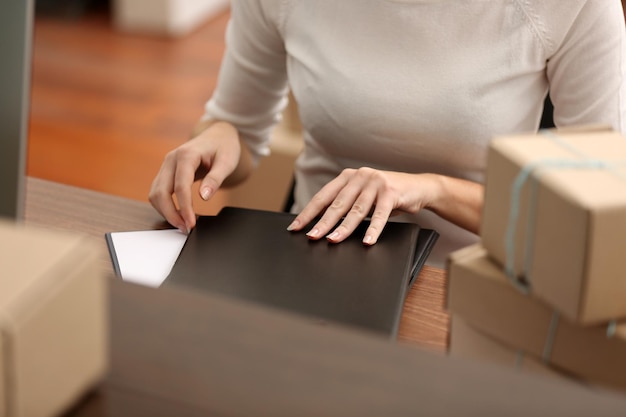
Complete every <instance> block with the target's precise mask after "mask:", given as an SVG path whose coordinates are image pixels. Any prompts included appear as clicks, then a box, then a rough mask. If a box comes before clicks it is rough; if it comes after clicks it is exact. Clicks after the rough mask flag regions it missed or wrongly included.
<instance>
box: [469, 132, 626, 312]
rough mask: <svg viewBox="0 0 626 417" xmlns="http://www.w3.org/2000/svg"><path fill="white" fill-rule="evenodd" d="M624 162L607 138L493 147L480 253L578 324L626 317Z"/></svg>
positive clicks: (621, 142)
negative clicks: (524, 176) (484, 251)
mask: <svg viewBox="0 0 626 417" xmlns="http://www.w3.org/2000/svg"><path fill="white" fill-rule="evenodd" d="M625 162H626V138H624V137H623V136H621V135H620V134H618V133H614V132H610V131H595V132H584V131H578V132H556V133H554V132H547V133H544V134H541V133H540V134H538V135H526V136H514V137H505V138H496V139H494V140H493V141H492V143H491V145H490V148H489V153H488V160H487V172H486V186H485V202H484V211H483V223H482V226H481V237H482V240H483V245H484V246H485V248H487V251H488V252H489V254H490V255H491V256H492V257H493V258H494V259H495V260H496V261H497V262H498V263H500V264H501V265H503V266H504V267H505V268H508V267H510V271H511V272H512V274H511V275H512V276H517V277H523V278H524V279H526V280H527V281H528V282H529V283H530V287H531V291H532V292H533V293H534V294H535V295H536V296H537V297H539V298H541V299H543V300H545V301H546V302H547V303H549V304H550V305H552V306H554V307H556V308H557V309H558V310H559V311H560V312H561V313H563V314H564V315H565V316H567V317H568V318H569V319H571V320H573V321H576V322H578V323H582V324H599V323H603V322H607V321H609V320H611V319H614V318H620V317H626V279H624V272H625V271H626V256H624V254H623V248H625V247H626V164H625ZM602 164H604V165H602ZM523 170H524V171H523ZM522 171H523V172H525V173H529V177H528V179H527V180H526V181H523V180H521V178H522V177H518V174H520V173H521V172H522ZM516 179H517V180H520V181H519V182H518V183H517V184H516V183H515V181H516ZM518 191H519V193H518ZM517 211H518V212H519V215H518V216H517V218H516V217H515V213H516V212H517ZM509 228H510V230H509Z"/></svg>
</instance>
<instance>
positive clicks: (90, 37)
mask: <svg viewBox="0 0 626 417" xmlns="http://www.w3.org/2000/svg"><path fill="white" fill-rule="evenodd" d="M227 20H228V13H225V14H223V15H221V16H218V17H217V18H215V19H214V20H212V21H211V22H208V23H207V24H205V25H204V26H203V27H201V28H199V29H198V30H196V31H195V32H194V33H192V34H190V35H188V36H187V37H185V38H182V39H167V38H155V37H149V36H137V35H129V34H122V33H119V32H117V31H115V30H114V29H113V27H112V24H111V19H110V17H109V13H108V12H103V11H100V12H96V13H93V12H92V13H90V14H88V15H86V16H83V17H81V18H79V19H75V20H68V19H63V18H60V17H59V18H56V17H41V16H38V17H37V18H36V20H35V38H34V53H33V77H32V103H31V118H30V142H29V152H28V174H29V175H30V176H34V177H38V178H44V179H50V180H54V181H58V182H61V183H65V184H71V185H77V186H80V187H85V188H89V189H93V190H97V191H103V192H107V193H110V194H116V195H120V196H124V197H129V198H132V199H136V200H143V201H147V194H148V190H149V187H150V183H151V181H152V178H153V177H154V175H155V174H156V172H157V170H158V167H159V166H160V164H161V161H162V159H163V156H164V155H165V154H166V153H167V151H169V150H170V149H172V148H174V147H176V146H177V145H178V144H180V143H182V142H183V141H185V140H186V139H187V138H188V136H189V132H190V130H191V128H192V126H193V124H194V123H195V121H196V120H197V118H198V117H199V116H200V114H201V113H202V109H203V105H204V103H205V101H206V100H207V98H208V97H209V96H210V94H211V92H212V91H213V88H214V86H215V82H216V77H217V73H218V68H219V63H220V60H221V57H222V53H223V50H224V36H223V35H224V30H225V27H226V22H227Z"/></svg>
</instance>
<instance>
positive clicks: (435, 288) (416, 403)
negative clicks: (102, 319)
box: [26, 179, 626, 417]
mask: <svg viewBox="0 0 626 417" xmlns="http://www.w3.org/2000/svg"><path fill="white" fill-rule="evenodd" d="M26 223H28V224H33V225H39V226H47V227H53V228H58V229H65V230H73V231H78V232H82V233H86V234H87V235H90V236H92V237H93V239H95V240H97V241H99V242H100V243H101V244H102V245H103V246H104V245H105V243H104V237H103V234H104V233H105V232H107V231H112V230H132V229H152V228H162V227H167V225H165V224H164V223H163V222H162V220H161V219H160V218H159V216H158V215H157V214H156V213H155V212H154V211H153V210H152V209H151V208H150V207H149V206H148V205H147V204H142V203H138V202H134V201H128V200H125V199H121V198H116V197H111V196H106V195H102V194H99V193H95V192H91V191H86V190H79V189H76V188H73V187H67V186H63V185H59V184H54V183H50V182H46V181H41V180H35V179H29V181H28V198H27V205H26ZM103 249H104V248H103ZM104 254H106V252H103V255H104ZM102 264H103V268H106V269H107V270H109V271H111V266H110V262H109V260H108V258H107V257H105V256H103V259H102ZM109 282H110V297H109V299H110V307H111V314H110V320H111V325H110V329H111V332H110V336H111V337H110V339H111V341H110V359H111V363H110V371H109V375H108V376H107V378H106V380H105V381H104V382H103V383H102V384H101V386H99V387H96V389H94V390H93V391H91V392H90V393H88V394H87V395H86V397H85V398H83V400H82V401H81V402H80V403H79V404H77V405H76V406H75V407H74V408H73V409H71V410H68V412H67V413H66V416H67V417H96V416H99V417H102V416H107V417H118V416H119V417H122V416H132V417H141V416H150V417H161V416H162V417H171V416H176V417H185V416H189V417H198V416H229V417H244V416H255V417H263V416H268V417H269V416H272V417H277V416H278V417H280V416H290V417H291V416H294V415H297V416H299V415H306V416H311V417H317V416H320V417H321V416H342V417H351V416H354V417H356V416H358V417H364V416H381V415H393V416H414V415H428V416H461V415H462V416H468V415H472V416H474V415H475V416H486V415H507V416H520V417H521V416H524V417H525V416H529V415H549V416H565V415H566V416H589V415H597V416H620V415H623V412H624V410H626V399H625V398H624V397H623V396H616V395H613V394H610V393H606V392H599V391H593V390H587V389H584V388H582V387H581V386H578V385H573V384H572V385H570V384H566V383H562V382H559V381H557V380H556V379H539V378H537V377H534V376H531V375H528V374H522V373H515V372H514V371H513V370H510V369H504V368H499V367H495V366H488V365H484V364H478V363H471V362H467V361H461V360H456V359H451V358H448V357H446V356H445V355H442V354H438V353H434V352H428V351H426V350H424V349H415V348H413V347H411V346H405V345H406V344H416V345H421V346H425V347H428V348H430V349H431V350H432V349H435V350H439V351H441V350H442V349H443V348H444V346H445V341H446V334H447V322H448V320H447V317H446V314H445V312H444V311H443V289H444V274H443V273H442V271H440V270H435V269H430V268H427V269H426V270H425V271H424V273H423V274H422V275H421V276H420V279H419V281H418V282H417V283H416V285H415V286H414V288H413V290H412V291H411V294H410V295H409V299H408V300H407V306H406V308H405V310H404V317H403V324H402V329H401V333H400V338H401V339H402V341H403V342H406V343H402V344H393V343H389V341H388V340H386V339H383V338H380V337H374V336H373V335H372V334H370V333H365V332H360V331H357V330H355V329H352V328H342V327H339V326H335V325H328V326H320V325H318V324H315V323H312V322H311V321H310V320H303V319H302V318H301V317H298V316H295V315H290V314H284V313H279V312H277V311H275V310H273V309H270V308H267V307H262V306H258V305H253V304H249V303H245V302H241V301H235V300H230V299H227V298H226V297H220V296H217V295H213V294H207V293H203V294H196V293H193V292H191V291H188V290H187V291H185V290H183V289H180V288H172V287H170V288H161V289H153V288H146V287H141V286H137V285H133V284H128V283H125V282H122V281H121V280H114V279H111V280H110V281H109ZM59 383H62V375H59Z"/></svg>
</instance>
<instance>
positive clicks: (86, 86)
mask: <svg viewBox="0 0 626 417" xmlns="http://www.w3.org/2000/svg"><path fill="white" fill-rule="evenodd" d="M625 2H626V0H622V4H624V3H625ZM228 18H229V0H36V18H35V36H34V45H33V73H32V103H31V118H30V142H29V153H28V174H29V175H30V176H33V177H38V178H43V179H49V180H53V181H57V182H61V183H65V184H70V185H76V186H80V187H84V188H89V189H92V190H96V191H102V192H105V193H109V194H115V195H119V196H123V197H127V198H131V199H135V200H141V201H147V196H148V191H149V189H150V184H151V182H152V179H153V178H154V176H155V174H156V173H157V171H158V168H159V166H160V164H161V161H162V160H163V157H164V156H165V154H166V153H167V152H168V151H169V150H171V149H173V148H175V147H176V146H178V145H179V144H181V143H183V142H184V141H186V140H187V139H188V138H189V135H190V132H191V129H192V127H193V125H194V124H195V122H196V121H197V119H198V117H200V115H201V113H202V110H203V106H204V103H205V102H206V100H207V99H208V98H209V97H210V95H211V93H212V91H213V89H214V87H215V82H216V79H217V74H218V70H219V64H220V60H221V57H222V54H223V52H224V31H225V28H226V24H227V21H228ZM296 114H297V108H296V106H295V103H294V102H293V101H292V102H291V103H290V106H289V107H288V109H287V111H286V114H285V116H286V117H285V118H284V121H283V124H281V125H280V126H278V128H277V130H276V132H275V135H274V138H273V141H272V156H271V157H270V158H266V159H264V160H263V161H262V163H261V166H260V167H259V169H258V170H257V172H255V174H254V176H253V177H252V178H251V179H250V180H249V181H248V182H247V183H246V184H244V185H243V186H240V187H238V188H237V189H235V190H230V191H223V192H221V193H220V194H219V195H218V196H216V197H215V198H214V199H213V201H212V202H210V203H206V202H202V201H199V199H197V200H196V211H197V212H198V213H200V214H213V213H215V212H217V211H218V210H219V208H221V207H222V206H223V205H226V204H229V205H236V206H243V207H252V208H260V209H268V210H281V209H283V208H284V205H285V200H286V198H287V197H286V196H287V195H288V192H289V189H290V186H291V179H292V173H293V172H292V168H293V161H294V159H295V157H296V155H297V154H298V153H299V151H300V149H301V135H300V126H299V123H298V120H297V115H296Z"/></svg>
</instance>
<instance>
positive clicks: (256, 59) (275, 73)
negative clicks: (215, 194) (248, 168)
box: [203, 0, 288, 161]
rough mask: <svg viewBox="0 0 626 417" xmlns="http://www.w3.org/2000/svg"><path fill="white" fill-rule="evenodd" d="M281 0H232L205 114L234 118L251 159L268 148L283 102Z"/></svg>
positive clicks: (284, 70)
mask: <svg viewBox="0 0 626 417" xmlns="http://www.w3.org/2000/svg"><path fill="white" fill-rule="evenodd" d="M280 13H281V1H280V0H237V1H233V2H232V3H231V17H230V21H229V23H228V26H227V29H226V51H225V54H224V57H223V58H222V63H221V67H220V74H219V77H218V81H217V86H216V89H215V91H214V92H213V95H212V97H211V98H210V99H209V101H208V102H207V103H206V105H205V113H204V115H203V119H204V120H223V121H227V122H230V123H232V124H233V125H234V126H235V127H236V128H237V130H238V131H239V134H240V136H241V138H242V139H243V140H244V141H245V142H246V144H247V145H248V146H249V147H250V150H251V151H252V154H253V156H254V157H255V160H256V161H258V159H259V157H261V156H263V155H267V154H269V140H270V134H271V132H272V128H273V127H274V125H275V124H276V123H277V122H278V121H279V120H280V116H281V112H282V110H283V109H284V107H285V106H286V104H287V98H286V95H287V91H288V89H287V73H286V52H285V46H284V42H283V39H282V36H281V34H280V31H279V19H280Z"/></svg>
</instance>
